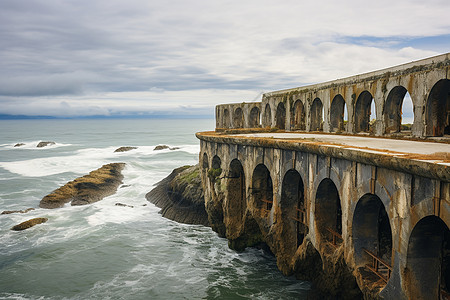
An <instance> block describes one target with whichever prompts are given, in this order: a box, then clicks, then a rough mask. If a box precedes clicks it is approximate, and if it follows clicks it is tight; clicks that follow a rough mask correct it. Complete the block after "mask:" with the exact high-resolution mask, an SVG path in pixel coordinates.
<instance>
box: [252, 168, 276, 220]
mask: <svg viewBox="0 0 450 300" xmlns="http://www.w3.org/2000/svg"><path fill="white" fill-rule="evenodd" d="M251 190H252V198H253V203H254V204H255V205H256V208H258V209H262V210H264V211H270V210H271V209H272V205H273V184H272V178H271V176H270V172H269V169H267V167H266V166H265V165H263V164H259V165H257V166H256V168H255V170H254V171H253V176H252V187H251Z"/></svg>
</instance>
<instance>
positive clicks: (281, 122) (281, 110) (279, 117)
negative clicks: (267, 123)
mask: <svg viewBox="0 0 450 300" xmlns="http://www.w3.org/2000/svg"><path fill="white" fill-rule="evenodd" d="M285 126H286V107H285V106H284V103H283V102H280V103H278V106H277V112H276V114H275V127H277V128H278V129H285Z"/></svg>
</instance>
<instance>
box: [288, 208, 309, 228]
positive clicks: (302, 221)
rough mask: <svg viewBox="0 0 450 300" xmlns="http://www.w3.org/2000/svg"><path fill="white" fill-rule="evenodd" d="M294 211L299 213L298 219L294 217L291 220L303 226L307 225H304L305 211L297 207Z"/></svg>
mask: <svg viewBox="0 0 450 300" xmlns="http://www.w3.org/2000/svg"><path fill="white" fill-rule="evenodd" d="M295 209H296V210H297V211H298V212H300V219H297V218H296V217H291V219H292V220H294V221H297V222H300V223H302V224H304V225H307V224H306V209H304V208H298V207H296V208H295Z"/></svg>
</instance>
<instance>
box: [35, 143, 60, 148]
mask: <svg viewBox="0 0 450 300" xmlns="http://www.w3.org/2000/svg"><path fill="white" fill-rule="evenodd" d="M55 144H56V143H55V142H39V144H37V146H36V147H37V148H43V147H47V146H51V145H55Z"/></svg>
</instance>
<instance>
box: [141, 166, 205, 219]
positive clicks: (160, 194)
mask: <svg viewBox="0 0 450 300" xmlns="http://www.w3.org/2000/svg"><path fill="white" fill-rule="evenodd" d="M145 197H146V198H147V200H148V201H150V202H151V203H153V204H155V205H156V206H157V207H159V208H161V214H162V216H163V217H166V218H168V219H170V220H173V221H177V222H180V223H185V224H199V225H205V226H209V222H208V215H207V214H206V211H205V200H204V197H203V188H202V184H201V178H200V168H199V166H198V165H195V166H184V167H180V168H177V169H175V170H173V171H172V173H171V174H170V175H169V176H167V177H166V178H164V179H163V180H161V181H160V182H159V183H158V184H157V186H156V187H155V188H154V189H153V190H151V191H150V192H149V193H147V195H146V196H145Z"/></svg>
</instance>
